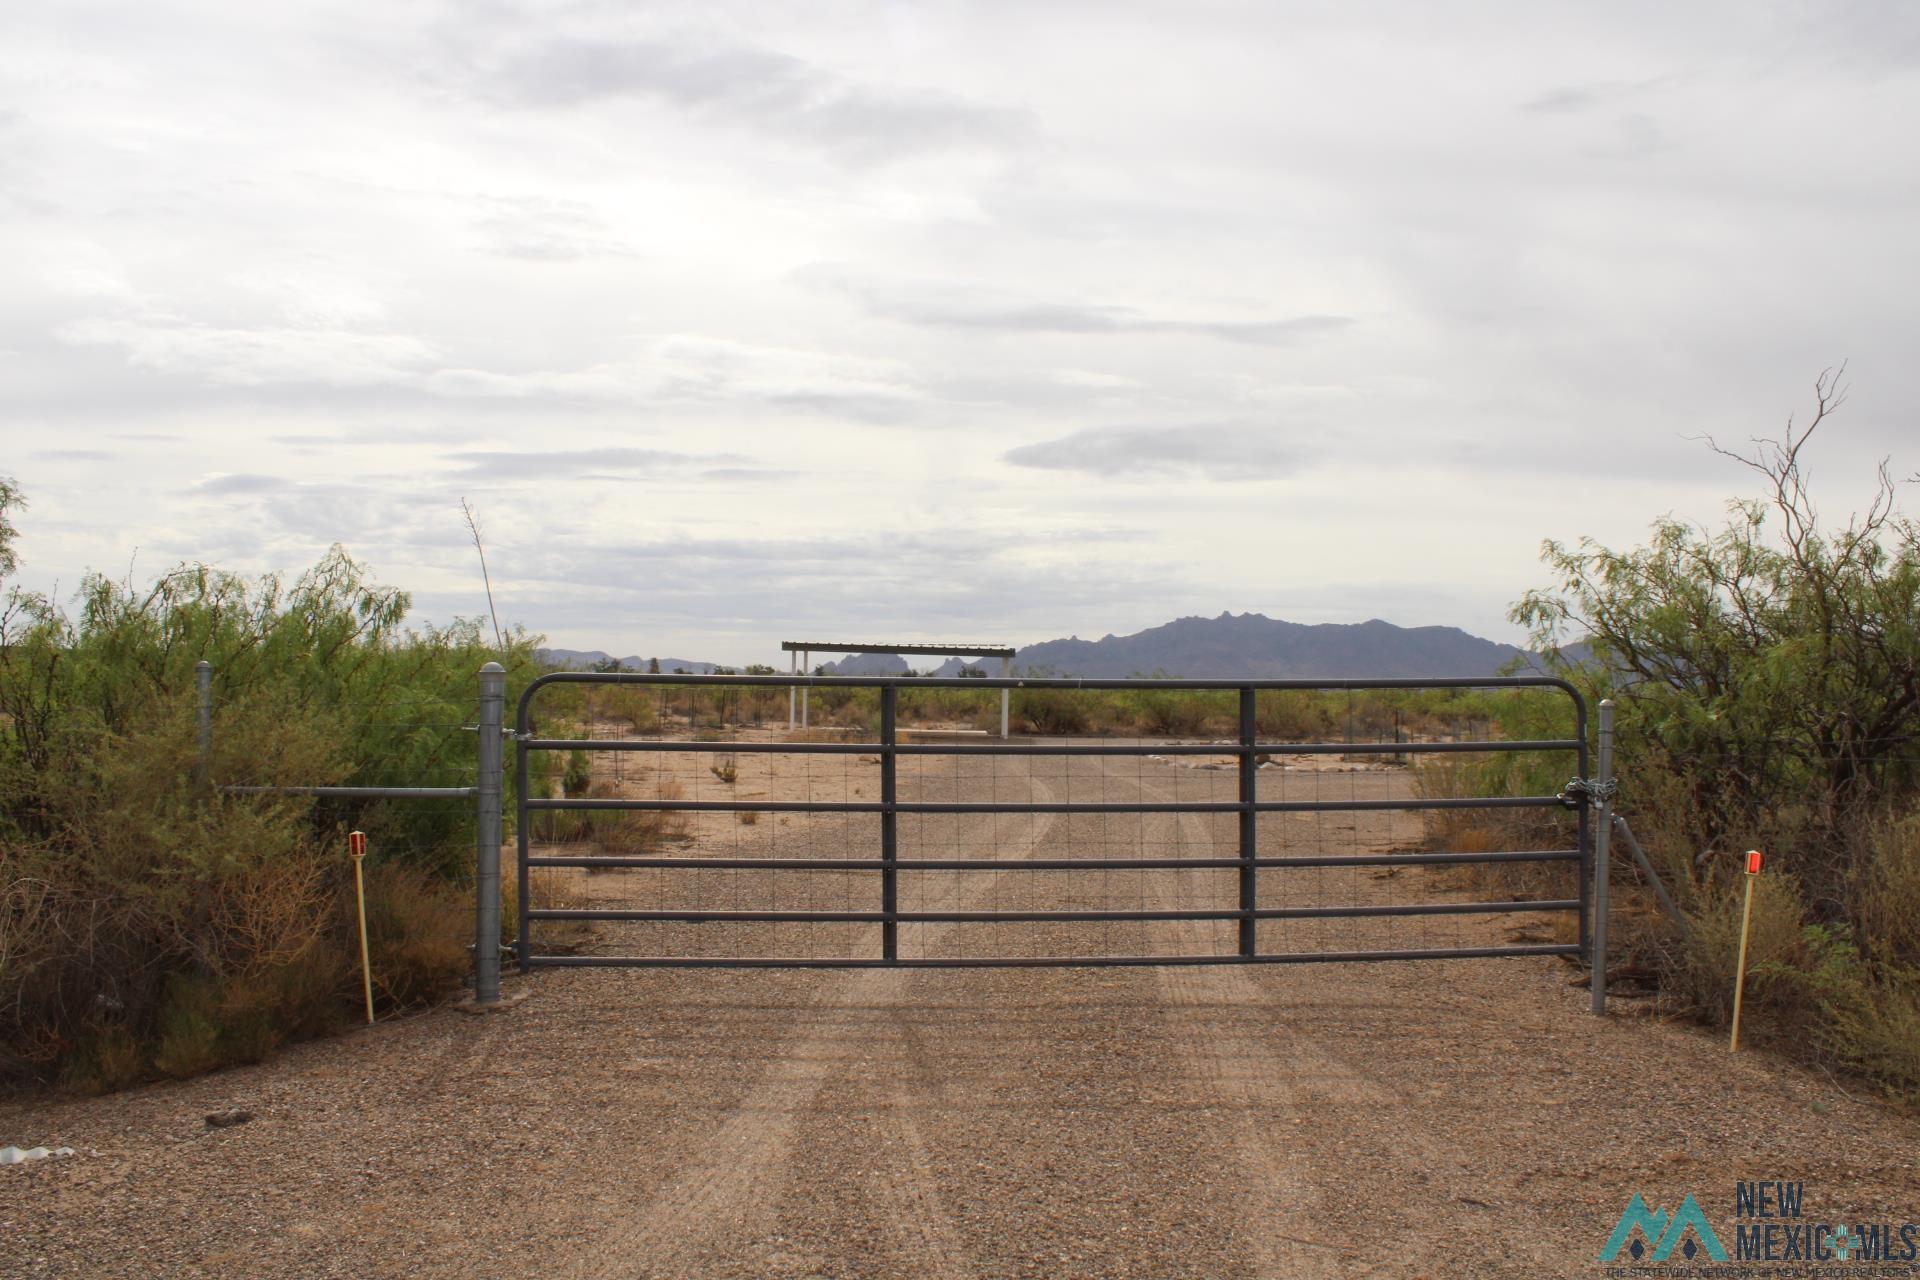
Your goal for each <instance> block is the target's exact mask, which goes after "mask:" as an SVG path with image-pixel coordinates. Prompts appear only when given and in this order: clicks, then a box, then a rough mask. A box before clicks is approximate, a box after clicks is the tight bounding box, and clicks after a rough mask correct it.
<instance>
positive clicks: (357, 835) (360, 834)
mask: <svg viewBox="0 0 1920 1280" xmlns="http://www.w3.org/2000/svg"><path fill="white" fill-rule="evenodd" d="M347 853H348V854H349V855H350V856H352V857H355V858H364V857H366V856H367V833H366V832H364V831H349V832H347ZM1752 856H1753V857H1756V858H1757V857H1759V855H1758V854H1754V855H1752ZM1759 867H1760V864H1759V863H1758V862H1755V863H1754V864H1753V866H1752V867H1751V868H1750V870H1758V869H1759Z"/></svg>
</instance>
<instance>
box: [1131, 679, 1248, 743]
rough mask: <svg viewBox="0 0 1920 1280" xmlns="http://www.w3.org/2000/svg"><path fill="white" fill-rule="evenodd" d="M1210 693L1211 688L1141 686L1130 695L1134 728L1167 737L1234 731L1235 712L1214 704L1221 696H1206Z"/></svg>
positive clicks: (1236, 721)
mask: <svg viewBox="0 0 1920 1280" xmlns="http://www.w3.org/2000/svg"><path fill="white" fill-rule="evenodd" d="M1211 693H1212V691H1211V690H1206V691H1195V692H1188V691H1185V690H1179V689H1142V690H1140V691H1138V692H1136V693H1134V694H1133V697H1132V702H1133V715H1134V724H1135V727H1136V729H1137V731H1138V732H1140V733H1142V734H1147V735H1150V736H1153V737H1167V738H1197V737H1200V736H1202V735H1205V734H1209V733H1222V734H1231V733H1237V732H1238V731H1239V730H1238V715H1237V713H1232V712H1226V711H1224V710H1222V709H1221V708H1219V707H1217V706H1216V705H1215V704H1217V703H1219V702H1221V701H1222V699H1221V698H1219V697H1218V696H1208V695H1209V694H1211Z"/></svg>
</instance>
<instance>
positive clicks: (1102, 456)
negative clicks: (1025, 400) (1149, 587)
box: [1002, 426, 1314, 480]
mask: <svg viewBox="0 0 1920 1280" xmlns="http://www.w3.org/2000/svg"><path fill="white" fill-rule="evenodd" d="M1002 458H1003V460H1004V461H1006V462H1009V463H1012V464H1013V465H1014V466H1016V467H1034V468H1038V469H1040V470H1043V471H1079V472H1084V473H1086V474H1088V475H1094V476H1104V477H1109V478H1121V477H1129V476H1138V477H1151V476H1166V475H1182V474H1186V475H1198V476H1204V477H1206V478H1207V479H1209V480H1267V479H1272V478H1274V477H1276V476H1285V475H1292V474H1294V473H1296V472H1298V471H1300V470H1301V469H1302V467H1303V466H1305V465H1307V464H1308V463H1310V462H1311V461H1312V460H1313V458H1314V454H1313V452H1312V451H1311V450H1308V449H1303V448H1301V447H1300V446H1299V445H1297V444H1295V443H1294V442H1293V441H1292V440H1288V439H1282V438H1281V436H1280V433H1279V432H1278V431H1277V430H1276V429H1274V428H1272V427H1252V426H1181V427H1092V428H1089V429H1087V430H1085V431H1076V432H1074V433H1073V434H1072V435H1067V436H1061V437H1060V438H1059V439H1057V440H1046V441H1042V442H1041V443H1039V444H1029V445H1022V446H1020V447H1019V448H1017V449H1010V450H1008V451H1007V452H1006V453H1005V454H1004V455H1002Z"/></svg>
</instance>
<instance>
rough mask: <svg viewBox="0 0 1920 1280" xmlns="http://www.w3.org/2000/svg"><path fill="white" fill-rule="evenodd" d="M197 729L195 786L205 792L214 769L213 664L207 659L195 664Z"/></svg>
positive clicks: (194, 681) (194, 682)
mask: <svg viewBox="0 0 1920 1280" xmlns="http://www.w3.org/2000/svg"><path fill="white" fill-rule="evenodd" d="M193 684H194V697H195V699H196V706H195V717H196V727H197V728H198V729H199V751H200V754H199V756H198V757H197V763H196V764H195V765H194V775H193V780H194V784H195V785H196V786H198V787H199V788H200V790H202V791H205V790H206V789H207V784H208V782H209V781H210V780H211V778H212V772H211V771H212V768H213V664H212V663H211V662H208V661H207V660H206V659H205V658H202V659H200V661H198V662H196V663H194V664H193Z"/></svg>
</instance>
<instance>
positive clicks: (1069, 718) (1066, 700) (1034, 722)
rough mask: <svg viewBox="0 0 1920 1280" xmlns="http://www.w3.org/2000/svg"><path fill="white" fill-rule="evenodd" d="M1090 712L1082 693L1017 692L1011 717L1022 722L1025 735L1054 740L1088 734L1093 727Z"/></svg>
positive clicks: (1039, 690)
mask: <svg viewBox="0 0 1920 1280" xmlns="http://www.w3.org/2000/svg"><path fill="white" fill-rule="evenodd" d="M1087 710H1088V708H1087V703H1086V701H1085V699H1084V695H1082V694H1081V693H1080V692H1079V691H1078V690H1067V689H1015V690H1014V691H1013V705H1012V706H1011V707H1010V708H1009V710H1008V714H1009V717H1010V718H1017V719H1018V720H1019V723H1020V726H1021V731H1022V732H1024V733H1037V734H1042V735H1047V736H1051V735H1056V734H1073V733H1085V732H1086V731H1087V728H1088V726H1089V724H1090V723H1091V720H1090V718H1089V716H1088V714H1087Z"/></svg>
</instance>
